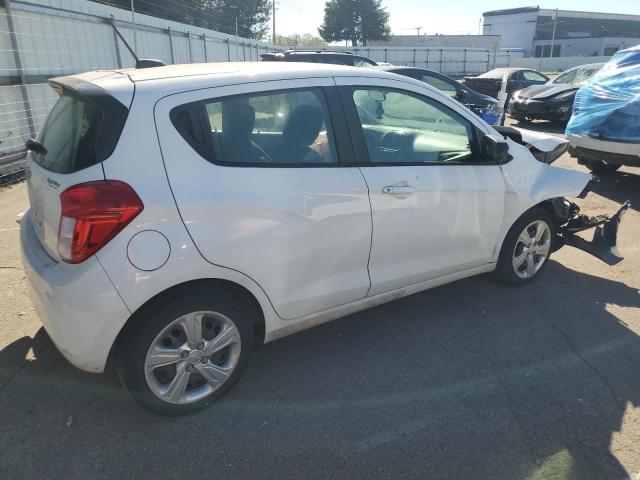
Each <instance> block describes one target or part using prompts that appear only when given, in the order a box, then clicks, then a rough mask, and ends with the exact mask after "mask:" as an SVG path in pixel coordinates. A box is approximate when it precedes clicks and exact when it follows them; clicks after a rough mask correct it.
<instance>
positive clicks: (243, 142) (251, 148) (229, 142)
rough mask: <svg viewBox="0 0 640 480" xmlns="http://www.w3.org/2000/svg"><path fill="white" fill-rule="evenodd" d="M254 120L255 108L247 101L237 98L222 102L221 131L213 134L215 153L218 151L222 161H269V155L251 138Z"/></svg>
mask: <svg viewBox="0 0 640 480" xmlns="http://www.w3.org/2000/svg"><path fill="white" fill-rule="evenodd" d="M255 122H256V112H255V109H254V108H253V107H252V106H251V105H249V104H248V103H245V102H241V101H237V100H227V101H223V102H222V132H221V133H220V134H218V135H217V136H214V145H215V148H216V150H217V152H216V153H219V158H220V159H221V160H222V161H224V162H236V163H239V162H241V163H264V162H267V161H269V156H268V155H267V154H266V153H265V152H264V150H262V149H261V148H260V147H259V146H258V145H256V144H255V143H254V142H253V140H251V133H252V132H253V127H254V125H255ZM214 135H216V134H214ZM216 137H217V138H216Z"/></svg>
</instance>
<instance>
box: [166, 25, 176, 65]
mask: <svg viewBox="0 0 640 480" xmlns="http://www.w3.org/2000/svg"><path fill="white" fill-rule="evenodd" d="M167 35H169V54H170V55H171V63H176V59H175V57H174V54H173V37H172V36H171V27H167Z"/></svg>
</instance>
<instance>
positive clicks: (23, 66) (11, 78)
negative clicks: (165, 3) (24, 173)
mask: <svg viewBox="0 0 640 480" xmlns="http://www.w3.org/2000/svg"><path fill="white" fill-rule="evenodd" d="M112 25H113V26H115V27H116V28H117V29H118V30H119V31H120V32H121V34H122V36H123V37H124V38H125V40H126V41H127V43H128V44H129V45H130V46H131V47H132V48H133V49H134V51H135V52H136V54H137V56H138V57H139V58H154V59H158V60H162V61H163V62H165V63H167V64H169V63H196V62H219V61H251V60H254V61H255V60H259V58H260V55H261V54H262V53H265V52H268V51H272V50H273V48H272V47H271V45H270V44H267V43H263V42H258V41H256V40H251V39H247V38H242V37H236V36H233V35H228V34H225V33H221V32H217V31H215V30H207V29H204V28H199V27H194V26H191V25H186V24H181V23H177V22H173V21H169V20H164V19H161V18H156V17H151V16H148V15H142V14H138V13H136V14H132V13H131V12H128V11H126V10H123V9H119V8H115V7H110V6H107V5H102V4H99V3H94V2H88V1H86V0H57V1H52V0H24V1H19V0H15V1H14V0H4V2H2V1H1V0H0V185H1V184H3V183H7V182H9V181H12V180H14V179H16V178H19V177H20V170H21V169H22V168H23V163H24V156H25V149H24V143H25V141H26V140H27V139H28V138H29V137H35V136H37V134H38V132H39V130H40V128H41V127H42V125H43V123H44V121H45V120H46V117H47V114H48V112H49V110H50V109H51V107H52V106H53V104H54V103H55V101H56V99H57V96H56V95H55V93H54V91H53V90H52V89H51V87H49V85H48V83H47V79H48V78H51V77H56V76H61V75H69V74H73V73H79V72H84V71H89V70H98V69H114V68H127V67H133V66H134V65H135V60H134V58H133V56H132V55H131V53H130V52H129V51H128V49H127V48H126V46H125V45H124V43H123V41H122V40H121V39H120V38H118V36H117V34H116V32H115V30H114V28H113V26H112Z"/></svg>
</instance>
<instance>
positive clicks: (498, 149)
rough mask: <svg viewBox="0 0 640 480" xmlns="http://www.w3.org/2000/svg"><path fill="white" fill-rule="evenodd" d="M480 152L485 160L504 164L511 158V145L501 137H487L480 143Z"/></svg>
mask: <svg viewBox="0 0 640 480" xmlns="http://www.w3.org/2000/svg"><path fill="white" fill-rule="evenodd" d="M480 151H481V153H482V157H483V158H484V159H485V160H488V161H490V162H495V163H504V162H505V161H506V160H507V158H508V157H509V144H508V143H507V142H506V140H505V139H504V137H502V136H501V135H485V136H483V137H482V140H481V141H480Z"/></svg>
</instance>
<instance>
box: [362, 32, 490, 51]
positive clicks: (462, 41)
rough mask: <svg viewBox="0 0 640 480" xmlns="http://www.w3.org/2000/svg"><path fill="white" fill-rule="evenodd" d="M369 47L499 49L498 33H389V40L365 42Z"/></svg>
mask: <svg viewBox="0 0 640 480" xmlns="http://www.w3.org/2000/svg"><path fill="white" fill-rule="evenodd" d="M367 45H368V46H371V47H409V48H419V47H423V48H424V47H429V48H449V47H455V48H485V49H489V50H491V51H497V50H499V49H500V35H391V37H390V38H389V40H384V41H381V40H377V41H370V42H367Z"/></svg>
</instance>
